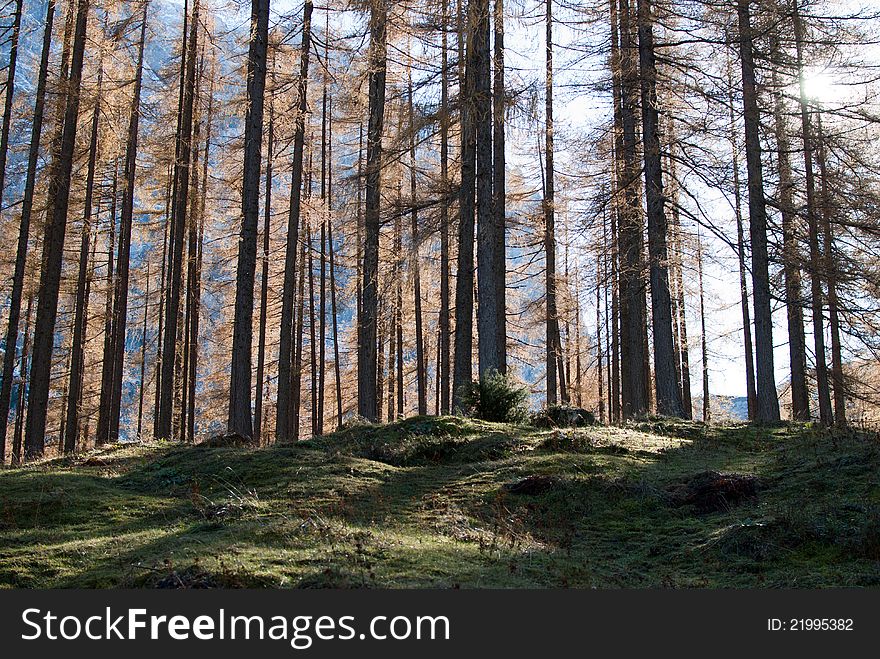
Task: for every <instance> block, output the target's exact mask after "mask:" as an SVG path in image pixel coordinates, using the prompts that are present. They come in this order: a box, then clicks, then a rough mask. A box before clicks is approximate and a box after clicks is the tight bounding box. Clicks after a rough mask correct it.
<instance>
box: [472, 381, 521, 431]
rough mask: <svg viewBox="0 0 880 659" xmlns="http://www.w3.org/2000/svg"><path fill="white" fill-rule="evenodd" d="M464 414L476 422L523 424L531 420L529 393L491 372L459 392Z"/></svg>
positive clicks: (519, 385)
mask: <svg viewBox="0 0 880 659" xmlns="http://www.w3.org/2000/svg"><path fill="white" fill-rule="evenodd" d="M459 395H460V398H461V404H462V408H463V409H462V410H461V411H462V412H463V413H464V414H465V415H467V416H470V417H473V418H475V419H482V420H483V421H496V422H501V423H523V422H525V421H526V420H527V419H528V415H529V412H528V408H527V407H526V401H527V400H528V397H529V390H528V389H527V388H526V387H524V386H523V385H522V384H520V383H519V382H517V381H516V380H514V379H513V378H511V377H508V376H506V375H504V374H502V373H497V372H495V373H490V374H489V375H485V376H483V377H482V378H480V379H479V380H475V381H472V382H471V383H470V384H466V385H464V386H463V387H462V388H461V390H460V391H459Z"/></svg>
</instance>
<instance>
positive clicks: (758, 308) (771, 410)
mask: <svg viewBox="0 0 880 659" xmlns="http://www.w3.org/2000/svg"><path fill="white" fill-rule="evenodd" d="M749 3H750V0H737V18H738V23H739V44H740V63H741V66H742V86H743V109H744V116H745V144H746V167H747V170H748V190H749V234H750V238H751V246H752V295H753V298H754V306H755V363H756V369H755V371H756V372H755V384H756V391H757V396H758V401H757V406H756V410H755V419H756V420H757V421H759V422H763V423H767V422H771V423H772V422H774V421H778V420H779V398H778V396H777V393H776V378H775V374H774V366H773V316H772V312H771V309H770V272H769V257H768V254H767V202H766V199H765V198H764V173H763V169H762V164H761V140H760V136H759V132H758V131H759V128H760V120H761V117H760V113H759V111H758V90H757V84H756V81H755V62H754V52H753V51H754V45H753V43H752V26H751V15H750V11H749Z"/></svg>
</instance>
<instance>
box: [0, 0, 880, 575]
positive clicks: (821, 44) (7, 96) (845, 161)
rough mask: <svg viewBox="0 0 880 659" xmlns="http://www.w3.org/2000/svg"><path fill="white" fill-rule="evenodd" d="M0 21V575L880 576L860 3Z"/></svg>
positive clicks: (877, 254)
mask: <svg viewBox="0 0 880 659" xmlns="http://www.w3.org/2000/svg"><path fill="white" fill-rule="evenodd" d="M0 2H2V4H3V6H2V7H0V63H2V65H3V68H2V70H0V83H2V85H3V99H4V106H3V115H2V125H0V228H2V230H0V268H2V272H3V273H4V276H3V278H2V281H0V328H2V336H0V351H2V371H0V467H6V466H8V467H9V468H8V469H5V468H0V503H2V509H3V512H2V513H0V515H2V518H0V537H2V538H3V543H4V544H7V545H8V546H9V547H10V550H9V551H8V552H7V551H3V552H0V583H3V584H18V585H29V586H46V585H48V586H56V585H69V584H76V585H89V586H95V585H120V584H121V585H132V584H134V585H142V584H145V583H153V582H155V581H156V580H157V579H158V580H159V581H160V582H161V583H166V582H167V580H168V579H172V577H171V576H163V575H165V574H166V573H168V574H171V575H173V579H176V581H173V580H172V585H175V584H177V583H178V582H179V583H180V584H181V585H182V584H183V583H184V582H186V583H187V585H193V584H195V585H198V584H200V583H207V584H208V585H230V584H232V585H242V584H243V585H255V584H256V585H285V584H290V583H299V584H300V585H303V584H305V585H309V584H312V583H313V582H315V580H317V584H318V585H332V586H347V585H355V586H363V585H371V584H373V585H375V584H378V585H421V586H424V585H437V584H438V583H442V584H446V585H449V583H451V582H448V580H453V581H454V580H455V579H459V580H463V581H464V582H465V583H468V584H473V585H485V584H487V583H488V584H491V585H548V584H549V585H554V586H556V585H569V584H570V585H596V584H600V585H609V584H610V585H615V586H621V585H627V586H628V585H688V586H692V585H725V586H726V585H746V586H753V585H756V584H757V583H767V582H764V581H761V580H762V579H764V578H765V577H766V579H767V580H768V582H769V585H787V584H791V583H794V582H795V581H797V580H798V579H803V577H804V574H811V575H813V576H814V577H815V579H816V583H817V584H819V585H863V584H868V583H876V582H877V581H876V580H878V579H880V573H878V567H877V565H878V564H877V562H876V561H877V559H878V558H880V553H878V552H880V530H878V529H880V521H878V520H880V499H878V498H877V497H878V492H880V489H878V488H877V487H876V473H877V471H876V469H877V467H878V466H880V451H878V448H877V431H878V428H880V159H878V153H880V152H878V146H877V145H878V138H880V96H878V94H880V28H878V26H880V5H877V4H876V2H871V1H869V0H865V1H864V2H862V3H859V2H857V1H856V0H853V1H852V2H850V1H847V2H832V1H830V0H756V1H752V0H687V1H686V2H671V1H670V0H584V1H580V0H507V2H505V1H504V0H494V1H493V2H490V1H489V0H402V1H400V2H391V1H390V0H346V1H341V2H334V1H331V0H325V2H324V3H313V2H312V0H304V1H302V0H275V1H274V2H270V0H251V1H250V2H248V1H246V0H0ZM829 464H836V465H837V468H836V471H835V470H833V469H832V468H831V467H829ZM797 465H800V468H798V466H797ZM832 472H833V473H832ZM872 474H873V475H872ZM474 479H476V480H474ZM811 479H812V480H811ZM599 481H601V482H599ZM817 482H821V483H822V490H821V491H822V492H824V493H825V494H824V496H825V498H826V499H827V501H825V500H824V499H823V500H814V501H811V504H810V505H811V506H812V507H811V508H810V509H809V510H808V511H806V512H803V513H802V514H800V515H798V514H797V513H795V512H794V509H795V508H796V507H797V505H798V504H797V502H798V501H799V499H798V497H799V496H803V491H802V490H803V488H807V489H809V488H810V487H812V486H813V485H815V483H817ZM816 487H818V486H816ZM799 491H801V492H800V493H798V492H799ZM261 496H263V497H265V498H261ZM285 496H295V497H296V498H297V499H298V501H297V504H296V505H295V506H294V504H290V506H293V508H287V507H285V506H286V505H287V504H284V505H282V503H281V499H283V498H284V497H285ZM518 497H520V498H518ZM530 498H535V499H534V501H537V503H534V502H532V503H528V504H526V503H523V502H524V501H527V500H529V499H530ZM221 500H222V501H221ZM515 502H518V503H515ZM416 504H418V505H416ZM741 505H742V506H752V507H755V510H754V513H755V516H757V517H761V515H759V514H758V513H759V512H761V514H762V515H764V521H763V522H756V523H755V525H752V522H748V521H747V522H742V524H741V528H740V529H739V530H736V529H735V530H734V531H731V533H733V534H734V535H735V537H733V538H729V537H727V536H724V534H722V536H721V539H720V540H719V539H718V538H719V536H718V534H719V533H721V531H719V528H720V529H726V531H724V533H727V531H729V530H730V528H732V527H730V526H728V525H725V524H726V523H727V522H730V521H731V520H732V519H739V517H737V515H738V513H737V510H740V508H738V507H739V506H741ZM413 506H414V508H413V510H411V508H412V507H413ZM535 506H537V508H536V507H535ZM767 506H769V507H770V509H769V512H768V509H767ZM682 507H686V508H687V510H689V511H691V513H693V514H692V516H691V517H688V518H687V521H682V520H681V519H680V518H679V514H680V513H679V511H680V509H681V508H682ZM634 509H637V510H638V512H637V513H633V510H634ZM95 510H98V511H101V513H100V514H98V515H97V516H96V517H94V518H93V511H95ZM536 510H537V511H538V512H535V511H536ZM749 510H751V508H749ZM136 511H137V512H136ZM162 511H164V512H162ZM627 511H629V512H627ZM842 511H848V512H842ZM812 514H815V519H812V518H811V519H807V518H808V517H809V516H810V515H812ZM163 515H164V516H165V517H166V518H167V516H168V515H171V516H173V517H174V519H176V520H177V521H176V522H175V524H177V525H179V526H180V527H181V528H180V529H178V530H179V531H180V532H179V533H177V532H175V537H174V538H171V537H168V536H167V535H162V532H160V530H159V528H158V526H157V525H156V524H157V523H156V521H155V520H156V519H158V518H159V517H162V516H163ZM713 515H714V516H713ZM841 515H842V516H843V517H841ZM593 517H595V520H594V521H596V524H599V525H600V528H601V529H603V533H606V536H601V537H598V536H594V535H590V532H588V529H593V528H594V527H595V525H594V524H593V523H592V521H591V520H593ZM844 517H845V518H846V519H844ZM154 518H155V519H154ZM294 518H296V519H297V520H305V521H302V522H301V523H300V522H297V523H294V522H292V520H293V519H294ZM768 519H769V520H770V521H767V520H768ZM816 519H822V520H825V521H826V522H827V524H826V525H825V527H823V528H825V531H824V533H825V534H826V535H822V533H820V532H819V531H816V530H815V527H816V525H817V524H818V522H816V521H815V520H816ZM261 520H262V521H261ZM266 520H270V521H266ZM271 520H274V521H271ZM334 520H335V521H334ZM829 520H831V521H829ZM114 524H121V525H122V527H123V528H124V529H128V530H129V531H130V533H129V534H128V536H126V537H128V540H121V541H120V542H121V543H122V545H123V546H122V547H121V548H117V549H116V550H113V549H111V548H109V547H103V546H102V547H101V548H97V547H96V546H95V543H96V542H98V539H96V538H103V537H105V536H106V535H107V534H108V533H109V532H110V529H112V528H113V526H114ZM224 524H229V525H230V526H228V527H224V526H223V525H224ZM266 524H269V526H266ZM297 524H299V526H297ZM602 524H605V526H601V525H602ZM719 524H721V526H718V525H719ZM218 525H219V526H218ZM337 525H338V526H337ZM620 525H623V528H624V531H621V533H623V536H626V537H629V536H628V535H627V534H629V533H637V530H638V529H645V528H648V527H650V528H651V531H650V533H648V534H647V535H646V536H644V537H642V538H641V539H640V540H639V541H638V542H637V546H631V547H630V548H629V550H628V551H627V552H626V554H625V556H624V557H623V558H621V557H619V556H615V557H614V558H610V557H611V555H612V554H613V553H614V552H613V549H612V548H613V545H614V543H615V542H617V540H616V539H615V537H614V536H613V532H612V531H610V530H609V529H619V528H621V526H620ZM627 525H629V526H627ZM682 525H684V526H686V527H687V528H685V529H684V530H682V528H681V526H682ZM190 526H192V527H193V528H191V529H190V531H188V532H187V531H185V530H181V529H183V528H184V527H186V528H189V527H190ZM205 526H207V527H210V528H203V527H205ZM276 526H277V528H276ZM129 527H130V528H129ZM221 527H222V528H221ZM294 527H295V528H299V529H303V528H306V527H308V528H309V529H310V530H309V531H308V533H307V532H306V531H302V532H303V533H307V535H308V534H309V533H310V534H312V535H309V539H304V538H301V537H299V536H297V533H299V532H298V531H295V530H292V528H294ZM362 527H363V528H362ZM365 528H368V530H365ZM377 528H379V529H380V530H377ZM77 529H78V530H77ZM193 529H195V530H193ZM236 529H237V531H236ZM255 529H256V530H255ZM742 529H746V530H745V531H743V530H742ZM810 529H812V530H810ZM93 532H94V533H95V534H96V535H95V536H94V537H92V536H91V534H92V533H93ZM237 532H240V533H243V534H246V535H248V536H249V537H250V536H253V537H254V538H258V537H261V534H265V535H266V537H265V538H264V539H263V540H264V544H266V545H271V546H272V547H273V550H272V551H273V552H274V551H277V552H281V554H280V557H274V558H273V557H271V556H270V557H267V555H266V554H265V553H260V552H258V551H257V550H256V549H255V547H256V544H259V543H258V542H257V540H256V539H255V540H254V543H256V544H255V545H253V546H250V549H244V550H241V552H242V557H240V558H236V559H229V556H228V550H229V547H230V543H232V545H234V544H235V538H236V537H241V536H240V535H239V536H236V533H237ZM83 533H85V534H86V536H87V537H89V538H91V544H88V542H89V541H86V543H87V544H86V545H84V546H80V545H78V544H77V543H78V542H80V540H79V539H75V538H74V536H77V535H78V534H83ZM607 533H611V534H612V536H611V537H608V536H607ZM678 533H684V535H685V536H687V537H688V538H689V540H688V541H686V542H685V544H687V542H690V543H691V545H692V546H690V547H689V548H688V547H685V548H682V547H681V546H679V544H677V542H671V541H670V540H669V538H670V537H671V536H674V535H676V534H678ZM28 534H31V535H28ZM34 534H36V535H34ZM59 534H60V536H61V538H62V540H61V542H62V543H68V544H70V546H69V547H67V546H66V545H65V547H66V548H65V549H64V550H63V551H61V552H60V553H59V552H56V551H51V546H52V542H53V541H52V540H51V538H52V537H55V536H58V535H59ZM192 534H195V535H199V534H205V537H204V538H202V540H201V541H200V542H201V544H202V546H203V547H208V549H205V550H204V551H202V550H197V549H196V548H194V546H193V545H192V543H191V542H190V540H191V537H192ZM334 534H335V535H334ZM358 534H366V535H364V536H363V537H362V536H361V535H358ZM377 534H379V535H378V536H377ZM425 534H427V535H425ZM652 534H653V535H652ZM743 534H746V536H743ZM768 534H769V535H768ZM811 534H812V535H811ZM600 535H601V534H600ZM208 536H210V539H208ZM276 536H277V537H276ZM588 536H589V537H588ZM654 536H656V537H654ZM145 537H146V538H147V541H146V542H147V544H146V545H141V544H139V543H141V542H142V540H143V538H145ZM28 538H30V539H28ZM65 538H66V539H65ZM137 538H140V539H137ZM328 538H330V539H328ZM365 538H366V539H365ZM426 538H427V539H426ZM708 538H714V540H710V539H708ZM725 538H726V539H725ZM102 542H103V541H102ZM416 542H417V543H422V542H424V543H426V551H425V553H424V555H423V556H422V557H421V558H418V559H417V558H410V557H409V553H407V552H409V551H411V549H412V545H413V543H416ZM448 543H452V544H453V545H454V546H452V547H450V546H448ZM455 543H458V544H457V545H456V544H455ZM725 543H726V544H725ZM348 545H352V546H354V547H355V549H351V548H348V549H339V547H340V546H341V547H348ZM371 545H376V546H372V548H371ZM379 545H381V546H379ZM294 546H295V548H292V547H294ZM389 546H392V547H393V548H391V549H389V548H388V547H389ZM282 547H283V548H282ZM404 547H405V548H406V552H404V549H402V548H404ZM695 547H699V549H695ZM744 547H745V549H744ZM781 547H782V548H784V549H785V551H786V552H789V553H782V554H780V553H779V551H778V550H779V549H780V548H781ZM661 548H662V549H661ZM239 549H240V548H239ZM630 550H631V551H630ZM693 551H699V552H702V553H700V556H701V557H702V558H701V559H700V560H701V561H703V562H702V563H700V565H698V566H697V567H696V568H695V567H694V566H693V565H692V564H690V558H689V557H691V553H688V552H693ZM78 552H79V553H82V552H86V553H88V552H95V564H96V565H97V566H98V567H95V568H94V569H92V570H91V571H88V572H82V571H79V570H78V568H75V567H74V563H75V558H74V557H75V555H77V553H78ZM175 552H176V553H177V555H182V556H187V557H189V558H192V557H193V556H204V555H211V556H215V557H216V560H215V564H213V567H211V568H210V570H209V572H204V571H203V566H204V563H199V562H198V559H196V562H195V563H192V565H190V566H189V567H187V568H186V569H185V570H184V568H183V566H180V565H178V566H170V567H169V560H170V559H169V558H168V556H170V554H174V553H175ZM200 552H201V553H200ZM206 552H207V553H206ZM211 552H215V553H214V554H212V553H211ZM248 552H250V553H248ZM284 552H288V553H287V554H285V553H284ZM401 552H403V553H401ZM566 552H567V553H566ZM676 552H683V553H680V554H677V553H676ZM719 552H720V553H719ZM238 553H239V552H237V551H236V552H233V555H238ZM387 553H390V554H391V556H390V557H389V556H387V555H386V554H387ZM563 554H564V556H563ZM792 554H798V555H799V556H801V555H802V558H803V561H802V569H803V572H799V571H798V568H792V567H791V565H790V561H791V555H792ZM37 555H40V556H44V559H43V560H41V561H36V560H34V557H35V556H37ZM108 555H112V556H113V558H111V559H108V560H109V561H110V563H106V562H104V559H105V558H107V556H108ZM524 555H528V556H529V557H531V558H529V559H528V561H527V563H528V565H527V566H526V565H521V564H520V563H519V562H518V561H522V560H526V559H524V558H523V556H524ZM672 555H674V557H673V558H672V559H670V560H666V559H669V556H672ZM732 555H735V557H734V558H733V559H731V556H732ZM50 556H51V559H50V558H49V557H50ZM224 556H225V558H224ZM316 556H317V557H318V558H315V557H316ZM536 556H537V558H535V557H536ZM602 556H605V557H606V558H608V560H610V561H611V563H610V564H604V563H601V561H600V558H601V557H602ZM304 557H305V558H304ZM502 557H503V558H502ZM490 559H491V561H490ZM229 560H233V562H235V561H237V563H236V565H237V567H230V565H231V564H230V563H229V562H228V561H229ZM54 561H58V564H55V562H54ZM150 561H152V562H151V563H150V565H151V566H152V567H149V568H146V567H144V568H143V570H145V572H144V571H142V572H138V573H137V574H133V573H132V569H133V568H131V566H132V565H135V564H136V565H138V566H142V565H146V563H147V562H150ZM163 561H164V562H163ZM267 561H268V564H270V566H269V567H267ZM272 561H276V562H277V565H281V564H284V563H285V562H288V561H293V562H294V563H296V564H297V565H300V563H297V561H300V562H301V563H302V564H304V565H307V568H303V567H302V565H300V567H299V568H296V569H293V571H292V572H291V573H289V574H288V573H285V572H284V569H287V568H284V569H282V568H278V569H276V568H275V567H271V565H275V563H272ZM309 561H311V563H310V562H309ZM321 561H329V562H330V565H329V566H327V565H324V563H321V564H322V565H324V567H323V568H322V570H323V571H322V570H318V571H316V572H314V574H306V572H308V570H309V569H311V567H310V566H312V564H313V563H315V562H321ZM459 561H460V562H463V564H467V565H468V566H471V567H473V571H472V572H468V574H467V575H464V576H463V575H462V574H458V573H457V572H456V569H457V568H456V567H455V564H456V562H459ZM486 561H490V562H491V563H492V566H491V567H487V566H486V565H483V563H484V562H486ZM507 561H509V573H507V574H505V570H507V569H508V567H505V565H507V563H506V562H507ZM591 561H600V564H601V565H600V564H597V565H596V566H593V567H594V568H595V570H598V571H599V572H601V574H599V572H595V571H590V570H589V569H588V568H586V567H584V565H590V564H591ZM621 561H623V562H622V563H621ZM37 562H39V563H41V564H42V567H37V566H36V563H37ZM190 562H191V561H190ZM796 562H797V561H795V563H796ZM471 563H473V565H471ZM110 564H112V566H109V565H110ZM478 564H479V565H482V568H479V569H478ZM277 565H276V567H277ZM379 565H381V569H380V567H378V566H379ZM609 565H610V567H608V566H609ZM156 566H158V567H156ZM499 566H500V567H499ZM646 566H648V567H646ZM731 566H732V567H731ZM756 566H757V567H756ZM178 568H180V569H178ZM483 568H485V570H483ZM605 568H607V571H606V572H602V570H603V569H605ZM139 569H140V568H139ZM591 569H592V568H591ZM278 570H281V572H279V571H278ZM135 572H137V570H135ZM561 573H564V574H565V576H564V577H558V575H559V574H561ZM377 574H378V576H377ZM432 574H433V575H439V576H436V578H434V577H431V576H430V575H432ZM756 574H757V575H758V576H760V579H758V581H754V579H757V577H755V575H756ZM156 575H159V576H156ZM242 575H245V576H242ZM328 575H329V576H328ZM548 575H550V576H548ZM624 575H626V576H624ZM743 575H747V576H743ZM748 575H750V576H748ZM508 578H509V579H510V581H507V579H508ZM548 579H549V581H548ZM151 580H152V581H151ZM163 580H164V581H163ZM190 582H192V583H190ZM325 582H326V583H325ZM455 583H458V582H457V581H456V582H455ZM798 583H800V582H798Z"/></svg>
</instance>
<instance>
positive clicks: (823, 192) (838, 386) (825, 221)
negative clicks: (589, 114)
mask: <svg viewBox="0 0 880 659" xmlns="http://www.w3.org/2000/svg"><path fill="white" fill-rule="evenodd" d="M816 130H817V132H818V138H819V139H818V149H817V153H816V155H817V157H818V160H819V176H820V188H819V189H820V196H821V200H822V238H823V252H824V254H823V256H824V261H825V262H824V270H825V282H826V284H827V285H828V317H829V323H828V324H829V329H830V330H831V381H832V384H833V385H834V423H835V424H836V425H838V426H841V427H842V426H845V425H846V384H845V382H844V377H843V355H842V352H841V344H840V305H839V303H838V297H837V264H836V262H835V259H834V225H833V224H832V220H831V214H832V207H831V204H832V201H831V194H830V192H829V181H828V163H827V160H826V157H825V135H824V132H823V130H822V113H821V112H818V113H817V115H816Z"/></svg>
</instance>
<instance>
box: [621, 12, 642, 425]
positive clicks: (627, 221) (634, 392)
mask: <svg viewBox="0 0 880 659" xmlns="http://www.w3.org/2000/svg"><path fill="white" fill-rule="evenodd" d="M630 14H631V10H630V6H629V0H620V2H619V13H618V24H619V37H620V64H619V67H618V68H619V76H620V125H621V137H622V139H621V141H620V151H621V154H620V157H621V164H620V169H619V172H620V176H621V178H620V183H619V185H618V194H620V191H622V192H623V196H624V203H623V209H622V212H621V213H620V216H619V221H618V250H619V254H620V263H619V275H618V276H619V278H620V283H619V288H620V293H619V295H620V335H621V336H620V378H621V392H620V393H621V402H622V409H621V414H622V417H623V418H624V419H631V418H635V417H640V416H643V415H644V414H646V413H647V411H648V400H647V391H648V388H649V387H648V381H647V378H646V372H645V364H646V363H647V358H648V355H647V345H646V343H647V342H646V337H645V325H646V317H645V283H644V280H643V277H642V252H643V239H642V218H641V213H642V209H641V200H640V195H639V189H638V177H639V166H638V162H637V138H636V95H637V93H638V91H637V89H638V70H637V65H636V62H635V57H634V52H635V47H634V44H633V35H632V23H631V20H630V19H631V16H630Z"/></svg>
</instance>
